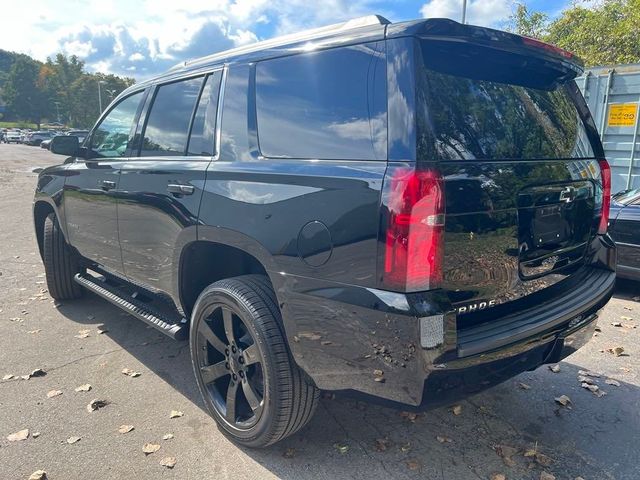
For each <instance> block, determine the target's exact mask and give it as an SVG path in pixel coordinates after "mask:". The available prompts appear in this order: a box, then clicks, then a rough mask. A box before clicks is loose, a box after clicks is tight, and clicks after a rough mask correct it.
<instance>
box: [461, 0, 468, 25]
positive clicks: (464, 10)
mask: <svg viewBox="0 0 640 480" xmlns="http://www.w3.org/2000/svg"><path fill="white" fill-rule="evenodd" d="M465 23H467V0H462V24H463V25H464V24H465Z"/></svg>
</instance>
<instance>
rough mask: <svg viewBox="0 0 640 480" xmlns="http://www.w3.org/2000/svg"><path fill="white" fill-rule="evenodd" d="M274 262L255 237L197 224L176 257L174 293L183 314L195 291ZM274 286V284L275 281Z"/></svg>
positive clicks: (267, 267)
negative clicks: (175, 286)
mask: <svg viewBox="0 0 640 480" xmlns="http://www.w3.org/2000/svg"><path fill="white" fill-rule="evenodd" d="M274 269H275V262H274V260H273V258H272V256H271V254H270V253H269V252H268V251H267V250H266V249H265V248H264V247H263V246H262V245H261V244H260V243H259V242H257V241H256V240H254V239H251V238H249V237H247V236H246V235H244V234H241V233H239V232H235V231H231V230H228V229H224V228H216V227H208V226H198V237H197V239H196V240H194V241H192V242H189V243H187V244H185V245H184V246H183V248H182V249H181V252H180V256H179V261H178V270H177V272H176V274H177V282H176V285H177V287H178V288H177V293H178V297H179V301H180V305H181V306H182V309H183V311H184V313H185V314H186V315H189V314H190V313H191V310H192V308H193V306H194V305H195V301H196V299H197V298H198V295H200V293H201V292H202V291H203V290H204V289H205V288H206V287H207V286H209V285H210V284H212V283H213V282H216V281H218V280H222V279H224V278H231V277H236V276H240V275H248V274H260V275H266V276H267V277H268V278H269V280H270V281H271V282H272V285H273V284H274V283H273V279H272V278H271V275H270V273H269V272H270V271H274ZM274 290H275V285H274Z"/></svg>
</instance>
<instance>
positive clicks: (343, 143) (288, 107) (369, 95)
mask: <svg viewBox="0 0 640 480" xmlns="http://www.w3.org/2000/svg"><path fill="white" fill-rule="evenodd" d="M256 109H257V127H258V141H259V146H260V152H261V153H262V155H264V156H266V157H275V158H310V159H347V160H382V159H386V155H387V85H386V66H385V58H384V43H382V42H374V43H368V44H362V45H354V46H349V47H340V48H334V49H330V50H324V51H320V52H313V53H305V54H302V55H295V56H291V57H284V58H278V59H274V60H266V61H263V62H260V63H258V64H257V66H256Z"/></svg>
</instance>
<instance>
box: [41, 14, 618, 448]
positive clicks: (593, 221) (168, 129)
mask: <svg viewBox="0 0 640 480" xmlns="http://www.w3.org/2000/svg"><path fill="white" fill-rule="evenodd" d="M581 71H582V68H581V63H580V61H579V60H578V59H576V58H575V57H574V56H573V54H571V53H570V52H567V51H564V50H561V49H559V48H557V47H554V46H552V45H549V44H545V43H542V42H540V41H538V40H534V39H531V38H526V37H521V36H518V35H515V34H511V33H507V32H501V31H497V30H492V29H489V28H482V27H476V26H471V25H462V24H459V23H457V22H454V21H451V20H445V19H427V20H424V19H423V20H417V21H411V22H403V23H398V24H392V23H390V22H389V21H387V20H385V19H383V18H381V17H368V18H365V19H358V20H355V21H352V22H346V23H344V24H340V25H336V26H330V27H325V28H322V29H318V30H315V31H311V32H302V33H300V34H297V35H294V36H288V37H285V38H279V39H273V40H269V41H267V42H264V43H257V44H253V45H249V46H244V47H240V48H239V49H235V50H231V51H228V52H221V53H218V54H215V55H212V56H209V57H204V58H202V59H198V60H193V61H190V62H185V63H181V64H180V65H178V66H176V67H174V68H173V69H171V70H170V71H168V72H166V73H165V74H163V75H161V76H158V77H156V78H152V79H148V80H145V81H143V82H140V83H136V84H135V85H133V86H132V87H130V88H128V89H127V90H126V91H124V92H123V93H122V94H121V95H119V96H118V97H117V98H116V99H115V100H114V102H113V103H112V104H111V105H110V106H109V108H107V110H106V111H105V112H104V113H103V114H102V115H101V117H100V118H99V120H98V122H97V124H96V126H95V127H94V128H93V130H92V131H91V133H90V134H89V136H88V137H87V140H86V141H85V142H84V144H83V145H79V143H78V141H77V138H76V137H73V136H57V137H55V138H54V139H53V141H52V143H51V151H52V152H53V153H58V154H64V155H65V156H66V157H65V160H64V162H61V164H60V165H56V166H52V167H49V168H46V169H44V170H43V171H42V172H41V173H40V174H39V178H38V182H37V189H36V194H35V201H34V226H35V232H36V236H37V240H38V245H39V247H40V254H41V256H42V260H43V263H44V267H45V272H46V281H47V285H48V289H49V294H50V295H51V296H52V297H53V298H54V299H57V300H70V299H73V298H78V297H80V296H81V295H82V292H83V290H89V291H91V292H94V293H95V294H97V295H100V296H101V297H103V298H104V299H106V300H108V301H111V302H113V303H114V304H115V305H117V306H118V307H119V308H122V309H124V310H125V311H127V312H129V313H131V314H132V315H134V316H136V317H137V318H139V319H140V320H142V321H144V322H146V323H147V324H148V325H150V326H152V327H154V328H157V329H158V330H159V331H161V332H163V333H164V334H166V335H168V336H169V337H171V338H175V339H180V338H187V337H188V338H189V341H190V351H191V358H192V364H193V369H194V372H195V377H196V381H197V384H198V386H199V388H200V391H201V393H202V396H203V401H204V405H205V406H206V408H207V410H208V411H209V413H210V414H211V415H212V416H213V417H214V419H215V420H216V421H217V422H218V425H219V426H220V428H221V429H222V431H223V432H224V433H225V434H226V435H227V436H229V437H230V438H232V439H233V440H234V441H236V442H238V443H241V444H243V445H245V446H250V447H260V446H266V445H269V444H272V443H275V442H277V441H279V440H281V439H283V438H285V437H287V436H289V435H291V434H292V433H294V432H296V431H297V430H299V429H301V428H302V427H303V426H304V425H305V424H306V423H307V422H308V421H309V419H310V418H311V415H312V414H313V411H314V409H315V407H316V405H317V404H318V399H319V390H327V391H340V392H349V393H351V394H354V395H356V396H358V397H360V398H365V399H369V400H372V401H377V402H381V403H384V404H387V405H390V406H394V407H397V408H401V409H405V410H406V409H411V410H414V411H416V410H425V409H428V408H433V407H435V406H438V405H443V404H445V405H446V404H448V403H451V402H453V401H456V400H458V399H461V398H464V397H466V396H468V395H471V394H474V393H477V392H479V391H481V390H483V389H485V388H488V387H490V386H492V385H495V384H497V383H499V382H502V381H505V380H507V379H509V378H511V377H513V376H515V375H518V374H519V373H521V372H524V371H527V370H533V369H535V368H536V367H538V366H540V365H542V364H545V363H555V362H558V361H560V360H561V359H563V358H565V357H566V356H567V355H570V354H571V353H573V352H575V351H576V350H577V349H578V348H580V347H581V346H582V345H584V344H585V343H586V342H587V341H588V340H589V339H590V338H591V337H592V336H593V332H594V331H595V328H596V321H597V318H598V314H599V311H600V309H601V308H602V307H603V306H604V305H605V304H606V303H607V302H608V300H609V298H610V297H611V295H612V293H613V289H614V285H615V278H616V275H615V262H616V246H615V244H614V242H613V241H612V239H611V237H610V236H609V235H608V234H607V225H608V219H609V200H610V187H611V176H610V169H609V165H608V163H607V160H606V159H605V158H604V151H603V148H602V144H601V142H600V138H599V136H598V132H597V128H596V126H595V124H594V122H593V119H592V118H591V116H590V113H589V109H588V108H587V106H586V103H585V101H584V98H583V97H582V95H581V94H580V91H579V89H578V87H577V85H576V82H575V77H576V76H577V75H578V74H580V72H581ZM510 401H516V400H515V397H514V399H511V400H510Z"/></svg>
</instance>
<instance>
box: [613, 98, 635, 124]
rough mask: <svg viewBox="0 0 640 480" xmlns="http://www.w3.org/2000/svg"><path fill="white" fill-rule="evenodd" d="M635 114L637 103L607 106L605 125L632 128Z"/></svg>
mask: <svg viewBox="0 0 640 480" xmlns="http://www.w3.org/2000/svg"><path fill="white" fill-rule="evenodd" d="M637 114H638V104H637V103H617V104H613V105H609V119H608V122H607V125H608V126H610V127H633V126H634V125H635V124H636V115H637Z"/></svg>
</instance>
